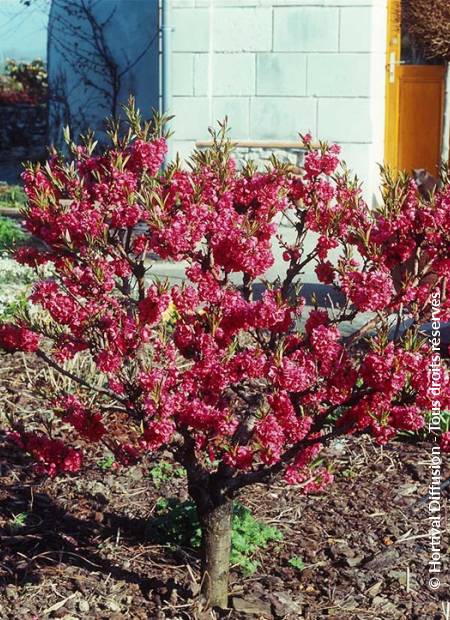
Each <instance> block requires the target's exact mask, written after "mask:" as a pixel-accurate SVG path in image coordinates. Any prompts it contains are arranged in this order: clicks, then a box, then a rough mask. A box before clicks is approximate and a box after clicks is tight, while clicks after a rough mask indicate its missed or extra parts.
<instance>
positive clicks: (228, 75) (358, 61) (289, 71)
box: [172, 0, 386, 199]
mask: <svg viewBox="0 0 450 620" xmlns="http://www.w3.org/2000/svg"><path fill="white" fill-rule="evenodd" d="M172 23H173V26H174V32H173V39H172V41H173V46H172V54H173V55H172V66H173V76H172V94H173V100H172V103H173V113H174V114H175V115H176V118H175V120H174V122H173V129H174V130H175V136H174V139H173V146H172V148H173V150H175V151H179V152H180V153H181V155H183V156H184V155H186V154H188V153H189V152H190V151H191V150H192V148H193V145H194V143H195V141H196V140H202V139H206V138H207V137H208V133H207V128H208V126H209V125H211V124H213V123H215V121H216V120H218V119H223V118H224V116H225V115H228V118H229V124H230V126H231V137H232V138H233V139H238V140H239V139H240V140H277V141H280V140H286V141H292V140H296V139H297V137H298V132H302V133H305V132H307V131H311V132H312V133H313V135H314V137H316V138H319V139H326V140H330V141H336V142H339V143H340V144H341V145H342V148H343V154H344V158H345V159H346V161H347V162H348V164H349V166H350V167H351V168H352V169H354V170H355V172H357V174H358V175H359V176H360V178H361V179H362V180H363V181H364V182H365V185H366V196H367V198H369V199H370V198H371V197H372V195H373V193H374V191H375V187H376V180H377V178H378V171H377V166H376V163H377V162H381V161H382V159H383V142H384V67H385V62H386V57H385V56H386V54H385V48H386V32H385V24H386V0H172Z"/></svg>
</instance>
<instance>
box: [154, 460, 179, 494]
mask: <svg viewBox="0 0 450 620" xmlns="http://www.w3.org/2000/svg"><path fill="white" fill-rule="evenodd" d="M184 475H185V469H184V467H174V466H173V465H172V463H168V462H166V461H162V462H161V463H157V464H156V465H155V466H154V467H152V468H151V469H150V471H149V476H150V478H151V479H152V482H153V484H154V485H155V487H156V488H159V487H160V486H161V484H162V483H163V482H167V481H168V480H170V479H171V478H182V477H183V476H184Z"/></svg>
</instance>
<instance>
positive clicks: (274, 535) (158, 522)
mask: <svg viewBox="0 0 450 620" xmlns="http://www.w3.org/2000/svg"><path fill="white" fill-rule="evenodd" d="M156 515H157V516H156V517H155V518H154V519H153V520H152V521H151V523H150V524H149V528H148V530H147V531H148V533H149V535H150V537H151V538H153V539H154V540H155V541H158V542H160V543H163V544H172V545H177V546H181V547H190V548H192V549H198V548H199V547H200V543H201V529H200V523H199V521H198V517H197V511H196V508H195V505H194V503H193V502H190V501H187V502H179V501H178V500H176V499H169V500H167V499H164V498H160V499H159V500H158V502H157V504H156ZM282 539H283V535H282V534H281V532H280V531H279V530H278V529H277V528H275V527H273V526H268V525H266V524H265V523H261V522H260V521H257V520H256V519H255V518H254V516H253V515H252V513H251V512H250V510H249V509H248V508H246V507H245V506H243V505H242V504H236V505H235V506H234V508H233V521H232V533H231V564H233V565H235V566H239V567H240V568H241V570H242V571H243V572H244V574H245V575H251V574H252V573H254V572H255V571H256V569H257V568H258V566H259V561H258V560H257V559H256V558H255V554H256V553H257V552H258V551H259V550H260V549H264V548H265V547H267V544H268V543H269V542H271V541H275V540H278V541H279V540H282Z"/></svg>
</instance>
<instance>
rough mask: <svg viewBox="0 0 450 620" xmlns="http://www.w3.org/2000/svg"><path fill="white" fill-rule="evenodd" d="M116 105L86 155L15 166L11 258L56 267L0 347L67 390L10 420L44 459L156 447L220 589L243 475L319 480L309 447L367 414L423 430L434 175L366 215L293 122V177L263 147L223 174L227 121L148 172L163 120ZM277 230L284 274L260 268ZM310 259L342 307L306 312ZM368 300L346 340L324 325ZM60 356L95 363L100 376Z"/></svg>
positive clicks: (326, 151)
mask: <svg viewBox="0 0 450 620" xmlns="http://www.w3.org/2000/svg"><path fill="white" fill-rule="evenodd" d="M128 118H129V124H130V128H129V131H128V134H127V135H126V137H125V138H120V137H119V132H118V129H117V127H113V128H112V130H111V133H110V136H111V141H112V144H111V148H109V149H108V150H105V151H104V152H102V153H101V154H94V143H93V142H92V139H91V138H88V139H87V140H86V141H85V144H84V145H83V146H76V145H74V144H71V145H70V146H71V151H72V154H73V157H72V158H71V161H67V160H64V159H62V158H61V157H59V156H57V155H55V156H54V157H52V159H51V160H50V161H49V162H48V163H47V164H46V165H45V166H44V167H40V166H39V165H37V166H34V167H30V168H29V169H28V170H27V171H26V172H25V173H24V175H23V177H24V182H25V187H26V192H27V195H28V205H27V207H26V209H25V217H26V223H27V227H28V229H29V231H30V232H32V233H33V235H35V236H36V237H38V238H40V239H41V240H42V241H43V242H44V243H45V248H44V249H38V248H36V247H25V248H21V249H20V250H19V251H18V252H17V254H16V258H17V260H18V261H19V262H20V263H24V264H26V265H29V266H31V267H33V268H35V269H36V270H37V271H38V272H39V269H40V266H41V265H43V264H48V263H49V264H51V265H52V268H53V271H54V275H53V276H52V277H51V278H48V279H40V280H39V281H38V283H37V284H36V285H35V286H34V289H33V292H32V294H31V297H30V301H31V302H32V307H31V308H30V309H27V310H25V311H22V312H21V313H19V314H18V316H17V319H16V320H15V322H13V323H8V324H3V325H2V326H0V345H1V346H2V347H3V349H5V350H6V351H8V352H14V351H26V352H30V353H34V354H35V355H36V356H38V358H40V359H41V360H43V361H44V362H45V364H47V365H49V366H51V367H52V368H53V369H54V370H56V371H58V372H59V373H61V374H62V375H64V376H66V377H69V378H70V379H71V382H70V385H72V386H74V387H73V389H71V390H70V392H68V391H63V390H61V389H59V388H55V384H53V385H47V386H45V391H44V386H42V385H40V386H39V389H40V391H41V393H44V394H45V396H46V398H47V401H48V403H49V405H50V408H51V409H52V410H53V411H54V420H51V419H50V420H49V419H48V418H45V419H42V421H41V422H40V425H41V429H40V430H39V429H38V430H37V431H32V430H30V429H27V428H25V427H24V425H23V424H22V423H21V420H20V419H15V418H11V419H10V423H11V425H12V429H11V432H10V438H11V440H12V441H13V442H15V443H16V444H17V445H18V446H19V447H20V448H22V449H23V450H24V451H25V452H27V453H28V454H30V455H32V456H33V457H34V459H35V460H36V461H37V467H38V471H40V472H42V473H46V474H49V475H51V476H53V475H56V474H64V473H66V474H67V473H75V472H78V471H80V470H81V468H82V461H83V450H85V448H86V446H87V444H89V443H90V442H91V443H98V442H101V443H102V444H104V445H105V446H107V448H108V449H109V450H111V451H112V452H113V453H114V454H115V457H116V461H117V463H119V464H122V465H124V466H126V465H129V464H131V463H135V462H137V461H138V459H141V458H142V457H144V456H145V455H147V454H149V453H150V454H154V453H156V452H157V451H158V450H159V449H160V448H164V449H167V447H168V446H172V448H173V453H174V456H175V458H176V459H177V460H178V461H179V462H180V463H181V464H182V465H183V466H184V467H185V469H186V472H187V483H188V489H189V493H190V495H191V497H192V498H193V500H194V502H195V505H196V507H197V511H198V516H199V520H200V523H201V527H202V532H203V540H202V574H203V592H204V594H205V595H206V597H207V599H208V601H209V603H210V604H211V605H219V606H226V603H227V581H228V570H229V553H230V527H231V506H232V500H233V498H234V497H235V496H236V495H237V494H238V493H239V491H240V490H241V489H242V488H243V487H245V486H246V485H249V484H252V483H256V482H262V481H267V482H268V481H270V480H271V479H273V478H274V477H275V476H277V475H284V477H285V479H286V482H287V483H289V484H296V485H298V486H299V488H300V489H301V490H302V491H303V492H304V493H308V492H313V491H318V490H321V489H323V488H324V486H325V485H327V484H328V483H329V482H331V480H332V473H331V471H330V469H329V468H327V467H326V466H324V465H321V464H320V462H319V461H318V459H317V455H318V453H319V452H320V450H321V448H322V447H323V445H324V444H325V443H326V442H327V441H329V440H330V439H331V438H333V437H336V436H338V435H343V434H352V433H356V432H362V431H370V432H371V433H373V435H374V436H375V437H376V440H377V441H378V442H379V443H385V442H387V441H388V440H389V439H391V438H392V437H394V436H395V435H396V434H397V432H398V431H401V430H415V429H419V428H421V427H423V426H424V424H425V420H424V412H427V411H431V410H433V408H434V407H436V403H435V402H434V401H435V400H437V399H436V398H433V396H432V395H431V394H430V391H429V389H428V388H429V380H428V375H429V369H430V364H434V367H435V368H437V370H436V372H437V375H436V372H435V373H434V375H435V376H438V378H439V382H440V399H439V402H440V406H441V407H445V406H446V405H447V402H448V399H449V379H448V373H447V369H446V368H445V367H444V366H443V365H439V364H438V361H437V358H436V352H435V351H433V349H432V346H431V345H430V343H428V342H427V341H426V339H424V337H423V336H422V335H421V331H420V330H421V326H422V325H423V323H424V322H425V321H427V320H429V319H430V316H431V314H432V313H434V319H435V320H437V318H436V316H437V315H436V308H438V309H439V319H440V320H444V318H445V317H446V316H448V314H449V309H450V307H449V302H448V297H447V295H446V290H447V288H446V287H447V284H448V276H449V266H450V255H449V247H450V246H449V237H450V185H449V184H448V183H445V184H444V185H443V187H442V189H440V190H438V191H437V192H436V193H435V194H434V195H433V196H432V197H431V198H429V199H427V200H426V199H425V198H423V197H422V196H420V195H419V193H418V191H417V188H416V186H415V184H414V181H412V180H408V179H407V178H406V177H405V178H403V177H400V178H399V179H397V180H392V179H390V178H389V177H386V178H385V185H384V188H383V197H384V201H383V204H382V205H381V206H380V208H378V209H375V210H372V211H370V210H369V209H368V208H367V205H366V204H365V203H364V201H363V199H362V196H361V190H360V187H359V186H358V184H357V183H356V182H355V181H354V180H352V179H351V178H350V176H349V174H348V172H346V171H345V169H342V170H341V169H340V168H339V163H340V162H339V157H338V153H339V149H338V147H336V146H331V147H328V146H327V145H325V144H321V145H320V146H319V147H318V148H315V147H313V145H312V143H311V138H310V136H304V140H305V143H306V148H307V149H308V154H307V156H306V160H305V172H304V175H303V176H296V175H294V174H293V173H292V172H291V171H290V169H289V167H288V166H286V165H282V164H280V163H278V162H277V161H276V160H275V159H274V160H273V165H272V166H271V167H270V169H268V170H267V171H265V172H257V171H255V170H254V169H253V168H252V167H251V166H250V165H249V166H248V167H247V168H245V169H244V170H242V171H241V172H238V171H237V170H236V167H235V163H234V160H233V159H232V157H231V147H230V145H229V143H228V142H227V141H226V138H225V131H224V130H223V128H222V129H221V130H220V131H219V132H218V133H216V134H214V145H213V146H212V148H211V149H210V150H208V151H206V152H198V153H195V154H194V156H193V160H192V166H191V168H190V169H189V170H182V169H181V168H180V166H179V165H178V163H174V164H171V165H168V166H167V167H165V168H164V169H161V165H162V162H163V159H164V156H165V153H166V142H165V139H164V137H162V134H161V131H160V124H159V123H158V122H156V123H154V124H153V125H151V124H148V123H147V124H145V125H144V126H142V124H141V122H140V118H139V114H138V113H137V112H136V111H135V110H134V109H133V107H130V109H129V110H128ZM281 215H283V216H284V217H286V218H287V219H288V220H289V222H290V223H291V225H292V231H293V232H294V237H295V238H294V239H293V240H292V239H291V241H290V242H288V241H287V240H286V239H284V238H283V236H282V235H281V233H280V229H278V226H277V221H279V218H280V216H281ZM137 224H141V226H140V227H139V229H137V228H136V225H137ZM142 225H145V226H142ZM137 230H140V232H137ZM307 235H308V238H311V235H313V237H314V239H316V241H315V242H314V243H313V244H312V246H311V247H310V248H309V250H307V249H306V248H305V238H306V237H307ZM308 243H309V242H308ZM276 245H279V246H280V247H281V248H282V252H283V259H284V261H285V262H284V265H285V268H284V276H283V277H282V278H281V279H280V278H279V279H277V281H275V282H272V283H270V282H268V281H267V280H265V279H264V274H265V272H267V270H268V269H269V268H270V267H271V266H272V265H273V263H274V254H273V252H274V248H275V246H276ZM332 248H339V250H340V258H339V260H338V261H337V262H336V263H335V264H333V263H332V262H331V261H330V260H329V258H328V255H329V251H330V250H331V249H332ZM155 255H157V256H158V257H160V258H162V259H166V260H167V259H168V260H171V261H175V262H180V261H183V264H185V266H186V282H185V283H183V284H182V285H171V284H170V283H169V282H161V281H156V280H155V279H152V278H151V273H150V272H149V269H150V268H151V264H152V263H151V258H150V257H151V256H155ZM309 263H313V264H315V270H316V273H317V277H318V279H319V280H320V281H321V282H323V283H326V284H328V285H330V286H332V287H334V288H335V289H337V290H338V291H340V292H341V293H342V294H343V298H344V299H345V301H344V302H343V303H342V304H341V305H340V306H339V307H330V308H329V309H326V308H322V309H320V308H318V307H314V308H313V309H312V311H310V312H309V314H308V315H307V316H306V314H307V313H306V310H305V309H304V305H305V300H304V298H303V297H302V294H301V280H302V273H303V271H304V269H305V267H306V265H308V264H309ZM257 281H260V282H262V283H263V284H264V285H265V286H264V292H263V294H262V296H260V298H258V299H255V298H254V289H255V287H254V285H255V283H256V282H257ZM438 304H439V305H438ZM37 308H39V311H38V310H37ZM362 313H364V314H363V317H366V320H365V322H364V324H363V326H362V327H360V328H359V329H358V330H357V331H354V332H353V333H352V335H350V336H345V337H344V336H343V335H342V334H341V331H340V329H339V328H340V325H341V324H342V323H345V322H346V323H349V322H352V321H354V320H356V319H357V318H358V317H361V314H362ZM302 314H305V316H304V318H305V319H307V320H306V323H305V324H304V329H302V330H300V329H299V328H298V326H299V324H300V320H301V317H302ZM72 358H75V360H77V359H81V360H83V359H85V358H87V359H91V360H93V362H94V363H95V365H96V368H97V371H98V380H96V381H95V383H94V382H92V381H91V380H90V379H89V378H88V377H87V376H86V374H84V372H83V368H85V366H86V365H83V364H81V363H80V364H78V365H76V364H74V361H73V359H72ZM67 360H72V361H71V362H70V366H69V365H68V362H67ZM74 368H75V370H73V369H74ZM58 420H60V421H62V422H63V424H62V425H61V424H57V423H56V424H55V421H58ZM44 431H45V432H44ZM72 433H73V434H74V435H75V437H76V438H77V439H76V442H75V445H76V447H73V446H71V445H69V443H68V439H69V437H72ZM62 437H63V438H64V440H63V438H62ZM444 439H446V438H444ZM447 439H448V437H447ZM70 441H72V439H70ZM447 445H448V441H447Z"/></svg>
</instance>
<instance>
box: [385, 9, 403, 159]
mask: <svg viewBox="0 0 450 620" xmlns="http://www.w3.org/2000/svg"><path fill="white" fill-rule="evenodd" d="M387 11H388V16H387V38H386V102H385V125H384V127H385V133H384V163H385V165H388V166H390V167H391V168H394V169H395V168H397V166H398V135H399V105H400V98H399V87H398V79H397V70H398V67H399V66H400V56H401V13H400V11H401V5H400V0H388V6H387Z"/></svg>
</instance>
